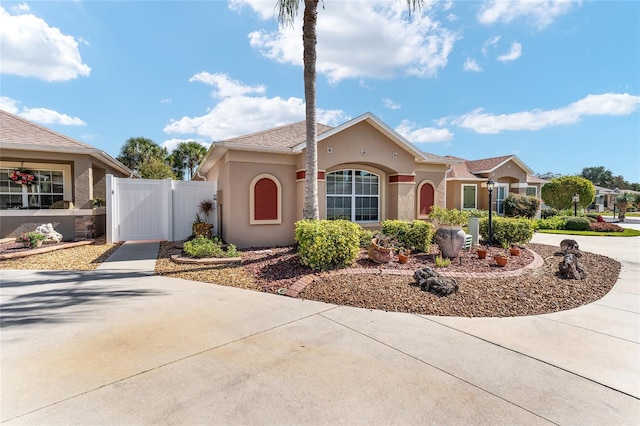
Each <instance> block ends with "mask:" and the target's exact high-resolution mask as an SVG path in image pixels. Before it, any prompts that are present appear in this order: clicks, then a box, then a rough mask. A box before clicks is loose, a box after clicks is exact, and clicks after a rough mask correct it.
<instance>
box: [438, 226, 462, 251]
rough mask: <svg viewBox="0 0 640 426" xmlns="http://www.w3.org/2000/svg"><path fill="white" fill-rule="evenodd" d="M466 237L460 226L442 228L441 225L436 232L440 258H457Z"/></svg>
mask: <svg viewBox="0 0 640 426" xmlns="http://www.w3.org/2000/svg"><path fill="white" fill-rule="evenodd" d="M466 236H467V234H466V232H464V231H463V230H462V227H461V226H443V225H441V226H440V227H439V228H438V230H437V231H436V236H435V240H436V244H438V247H439V248H440V253H442V257H448V258H450V259H452V258H454V257H458V253H459V252H460V250H462V246H463V245H464V239H465V237H466Z"/></svg>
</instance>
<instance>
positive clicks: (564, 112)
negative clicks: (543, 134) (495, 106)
mask: <svg viewBox="0 0 640 426" xmlns="http://www.w3.org/2000/svg"><path fill="white" fill-rule="evenodd" d="M639 106H640V96H633V95H630V94H628V93H604V94H601V95H588V96H587V97H585V98H583V99H580V100H579V101H577V102H574V103H572V104H569V105H567V106H565V107H562V108H558V109H552V110H546V111H545V110H538V109H536V110H533V111H522V112H516V113H513V114H500V115H496V114H491V113H485V112H484V111H483V110H482V109H477V110H475V111H472V112H470V113H467V114H464V115H462V116H460V117H449V118H445V119H443V120H440V122H441V123H451V124H454V125H457V126H459V127H462V128H465V129H471V130H473V131H475V132H476V133H484V134H496V133H502V132H504V131H522V130H529V131H533V130H539V129H543V128H546V127H551V126H559V125H571V124H576V123H578V122H579V121H580V120H582V119H583V118H584V117H588V116H594V115H629V114H632V113H633V112H634V111H636V110H637V109H638V107H639Z"/></svg>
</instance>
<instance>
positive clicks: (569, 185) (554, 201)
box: [541, 176, 596, 210]
mask: <svg viewBox="0 0 640 426" xmlns="http://www.w3.org/2000/svg"><path fill="white" fill-rule="evenodd" d="M573 194H578V195H579V196H580V201H579V202H578V207H580V208H585V207H588V206H589V205H591V203H593V200H595V196H596V189H595V187H594V186H593V183H591V181H590V180H588V179H585V178H583V177H580V176H562V177H559V178H556V179H553V180H552V181H551V182H549V183H547V184H545V185H544V186H543V187H542V194H541V196H542V200H543V201H544V202H545V204H547V205H548V206H549V207H553V208H554V209H558V210H563V209H569V208H571V207H573V201H572V200H573Z"/></svg>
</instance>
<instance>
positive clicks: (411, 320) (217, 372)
mask: <svg viewBox="0 0 640 426" xmlns="http://www.w3.org/2000/svg"><path fill="white" fill-rule="evenodd" d="M562 238H563V237H562V236H551V235H545V234H539V235H536V236H535V237H534V242H541V243H547V244H557V243H559V241H560V240H561V239H562ZM576 240H578V242H579V244H580V246H581V248H582V249H583V250H586V251H592V252H598V253H602V254H605V255H610V256H615V257H616V258H617V259H619V260H621V261H622V263H623V270H622V273H621V276H620V279H619V281H618V283H617V284H616V286H615V287H614V290H612V292H610V293H609V294H608V295H607V296H606V297H605V298H603V299H602V300H600V301H598V302H596V303H593V304H591V305H588V306H584V307H581V308H578V309H573V310H570V311H565V312H559V313H554V314H549V315H542V316H537V317H519V318H473V319H471V318H451V317H432V316H421V315H412V314H398V313H387V312H381V311H370V310H366V309H357V308H349V307H339V306H335V305H328V304H324V303H318V302H311V301H302V300H298V299H291V298H287V297H282V296H276V295H270V294H264V293H258V292H253V291H246V290H240V289H236V288H228V287H221V286H216V285H210V284H202V283H195V282H190V281H185V280H178V279H170V278H164V277H155V276H150V268H151V269H152V267H151V266H150V265H152V264H153V256H154V253H156V252H157V243H145V244H139V245H134V244H125V245H123V246H122V248H121V249H119V250H118V252H116V254H114V256H113V257H112V259H110V260H111V262H107V263H105V264H103V266H102V268H101V270H99V271H95V272H51V271H47V272H40V271H0V274H1V275H0V278H1V287H2V288H1V290H2V292H1V294H0V302H1V308H2V310H1V315H2V328H1V336H0V344H1V346H0V349H1V365H0V367H1V374H2V376H1V382H0V384H1V398H2V402H1V405H0V409H1V413H0V416H1V421H2V422H6V423H7V424H30V425H35V424H38V425H44V424H56V425H59V424H109V425H114V424H327V423H330V424H335V423H342V424H425V423H437V424H492V425H494V424H509V425H512V424H550V423H555V424H576V425H584V424H629V425H632V424H638V423H640V238H576ZM154 244H155V245H154ZM131 256H133V257H134V259H133V260H132V261H129V262H128V261H126V259H128V258H130V257H131Z"/></svg>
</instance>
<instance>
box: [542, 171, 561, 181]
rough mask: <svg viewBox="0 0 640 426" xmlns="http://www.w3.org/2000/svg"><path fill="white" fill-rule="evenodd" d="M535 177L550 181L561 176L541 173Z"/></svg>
mask: <svg viewBox="0 0 640 426" xmlns="http://www.w3.org/2000/svg"><path fill="white" fill-rule="evenodd" d="M536 176H538V177H539V178H540V179H544V180H552V179H556V178H559V177H562V175H561V174H560V173H553V172H546V173H541V174H538V175H536Z"/></svg>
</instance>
